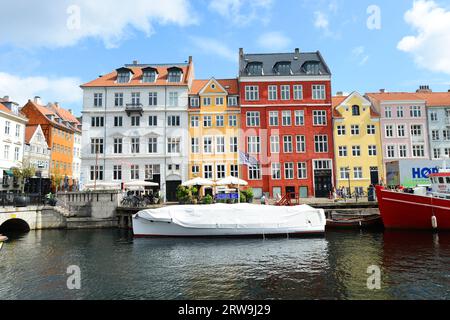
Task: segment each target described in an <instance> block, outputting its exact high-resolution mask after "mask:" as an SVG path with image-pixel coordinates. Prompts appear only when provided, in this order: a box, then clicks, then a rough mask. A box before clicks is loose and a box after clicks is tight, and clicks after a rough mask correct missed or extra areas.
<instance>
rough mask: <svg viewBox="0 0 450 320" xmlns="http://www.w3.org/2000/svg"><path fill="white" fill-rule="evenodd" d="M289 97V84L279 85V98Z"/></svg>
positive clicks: (288, 98)
mask: <svg viewBox="0 0 450 320" xmlns="http://www.w3.org/2000/svg"><path fill="white" fill-rule="evenodd" d="M290 99H291V86H289V85H282V86H281V100H290Z"/></svg>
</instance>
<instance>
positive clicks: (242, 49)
mask: <svg viewBox="0 0 450 320" xmlns="http://www.w3.org/2000/svg"><path fill="white" fill-rule="evenodd" d="M243 55H244V48H239V56H241V57H242V56H243Z"/></svg>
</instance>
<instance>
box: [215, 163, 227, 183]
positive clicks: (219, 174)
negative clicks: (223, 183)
mask: <svg viewBox="0 0 450 320" xmlns="http://www.w3.org/2000/svg"><path fill="white" fill-rule="evenodd" d="M226 173H227V169H226V168H225V165H224V164H218V165H216V179H217V180H220V179H224V178H225V176H226Z"/></svg>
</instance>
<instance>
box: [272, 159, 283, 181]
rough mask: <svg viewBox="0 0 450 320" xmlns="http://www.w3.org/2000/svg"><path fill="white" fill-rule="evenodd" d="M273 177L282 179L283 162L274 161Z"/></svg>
mask: <svg viewBox="0 0 450 320" xmlns="http://www.w3.org/2000/svg"><path fill="white" fill-rule="evenodd" d="M271 169H272V179H273V180H280V179H281V164H280V163H278V162H273V163H272V168H271Z"/></svg>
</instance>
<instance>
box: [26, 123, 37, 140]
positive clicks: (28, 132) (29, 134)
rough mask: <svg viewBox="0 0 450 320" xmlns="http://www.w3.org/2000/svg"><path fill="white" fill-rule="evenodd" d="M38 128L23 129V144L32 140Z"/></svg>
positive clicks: (27, 127) (35, 126)
mask: <svg viewBox="0 0 450 320" xmlns="http://www.w3.org/2000/svg"><path fill="white" fill-rule="evenodd" d="M38 127H39V125H34V126H26V127H25V143H30V140H31V138H33V135H34V133H35V132H36V130H37V128H38Z"/></svg>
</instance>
